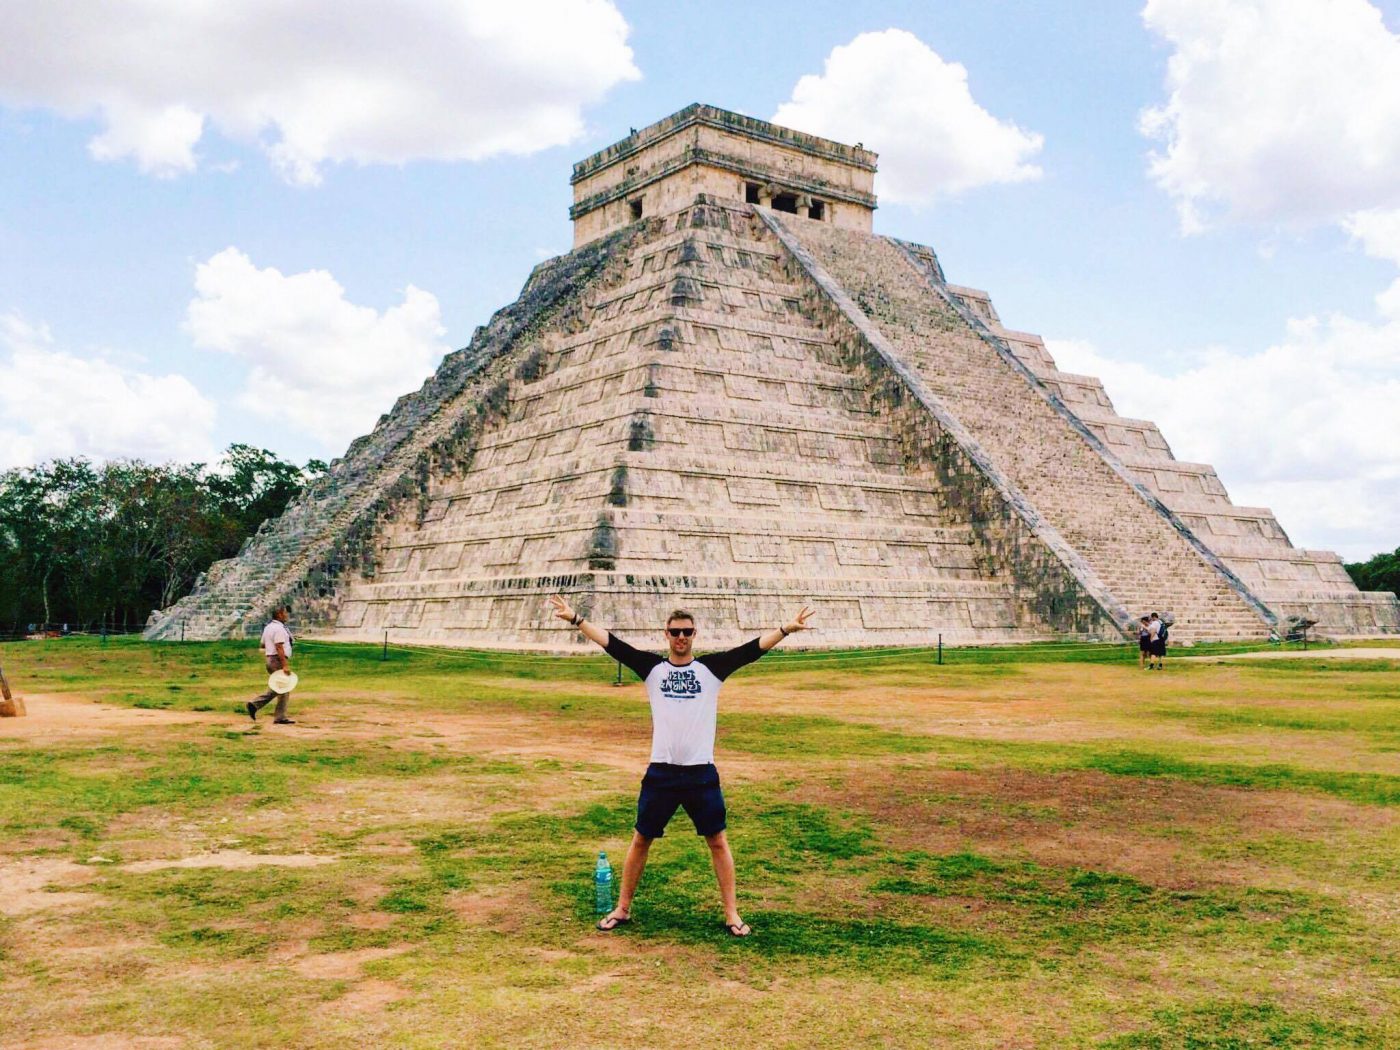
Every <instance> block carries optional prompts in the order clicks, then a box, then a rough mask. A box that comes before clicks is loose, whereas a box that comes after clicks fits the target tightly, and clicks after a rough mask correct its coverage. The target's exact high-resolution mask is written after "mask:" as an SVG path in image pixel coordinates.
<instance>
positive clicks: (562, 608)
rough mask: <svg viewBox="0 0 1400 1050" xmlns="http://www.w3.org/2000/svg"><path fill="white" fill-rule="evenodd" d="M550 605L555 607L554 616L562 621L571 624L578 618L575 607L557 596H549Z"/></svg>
mask: <svg viewBox="0 0 1400 1050" xmlns="http://www.w3.org/2000/svg"><path fill="white" fill-rule="evenodd" d="M549 604H550V605H552V606H553V607H554V615H555V616H557V617H558V618H559V619H561V620H567V621H568V622H569V623H570V624H572V623H573V622H574V620H575V619H576V618H577V614H576V613H575V612H574V607H573V606H572V605H570V604H569V603H568V602H566V601H565V600H564V599H563V598H561V597H560V596H559V595H557V594H551V595H550V596H549Z"/></svg>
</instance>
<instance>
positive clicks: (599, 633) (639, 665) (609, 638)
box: [549, 594, 662, 679]
mask: <svg viewBox="0 0 1400 1050" xmlns="http://www.w3.org/2000/svg"><path fill="white" fill-rule="evenodd" d="M549 604H550V605H552V606H553V607H554V615H555V616H557V617H558V618H559V619H561V620H567V621H568V622H569V623H570V624H572V625H573V626H575V627H577V628H578V629H579V630H580V631H581V632H582V633H583V636H584V637H585V638H587V639H588V640H589V641H590V642H593V643H595V644H597V645H601V646H602V647H603V651H604V652H605V653H607V654H608V655H609V656H611V657H612V658H613V659H614V660H616V661H617V662H618V663H621V664H625V665H626V666H627V667H629V668H631V670H632V673H633V674H635V675H636V676H637V677H638V678H641V679H645V678H646V676H647V675H648V674H650V673H651V669H652V668H653V667H655V666H656V665H657V664H659V663H661V660H662V658H661V657H659V656H657V655H656V654H655V653H644V652H642V651H641V650H640V649H634V648H633V647H632V646H630V645H628V644H627V643H626V642H624V641H623V640H622V639H621V638H618V637H617V636H616V635H614V634H612V633H610V632H608V631H605V630H603V628H601V627H599V626H598V625H597V624H593V623H589V622H588V621H587V620H586V619H584V618H583V617H582V616H580V615H578V613H576V612H574V607H573V606H572V605H570V604H569V603H568V602H566V601H565V600H564V599H563V598H561V597H560V596H559V595H557V594H556V595H553V596H552V597H551V598H550V599H549Z"/></svg>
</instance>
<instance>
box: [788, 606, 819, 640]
mask: <svg viewBox="0 0 1400 1050" xmlns="http://www.w3.org/2000/svg"><path fill="white" fill-rule="evenodd" d="M816 611H817V610H815V609H813V608H812V607H811V606H808V605H804V606H803V607H802V611H801V612H799V613H798V614H797V615H796V616H795V617H793V620H792V623H790V624H786V625H785V626H784V627H783V630H785V631H787V633H788V634H792V633H793V632H794V631H805V630H807V621H808V620H810V619H811V618H812V615H813V614H814V613H815V612H816Z"/></svg>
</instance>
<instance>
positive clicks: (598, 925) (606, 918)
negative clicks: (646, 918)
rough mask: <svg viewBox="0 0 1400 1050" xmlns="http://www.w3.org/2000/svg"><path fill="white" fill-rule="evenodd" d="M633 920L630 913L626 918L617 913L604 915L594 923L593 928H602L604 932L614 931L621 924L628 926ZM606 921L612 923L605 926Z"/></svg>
mask: <svg viewBox="0 0 1400 1050" xmlns="http://www.w3.org/2000/svg"><path fill="white" fill-rule="evenodd" d="M631 921H632V917H631V916H630V915H629V916H628V917H627V918H625V919H620V918H618V917H617V916H616V915H604V916H603V917H602V918H601V919H599V920H598V921H597V922H595V923H594V924H593V928H594V929H595V930H601V931H602V932H603V933H612V932H613V930H615V929H617V928H618V927H619V926H626V925H627V924H628V923H629V922H631ZM605 922H611V923H612V925H611V926H604V925H603V923H605Z"/></svg>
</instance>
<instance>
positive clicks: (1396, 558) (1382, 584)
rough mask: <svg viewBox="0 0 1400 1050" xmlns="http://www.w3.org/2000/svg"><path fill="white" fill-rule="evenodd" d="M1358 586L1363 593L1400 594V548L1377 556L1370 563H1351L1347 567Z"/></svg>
mask: <svg viewBox="0 0 1400 1050" xmlns="http://www.w3.org/2000/svg"><path fill="white" fill-rule="evenodd" d="M1346 570H1347V572H1349V573H1350V574H1351V578H1352V580H1353V581H1354V582H1355V583H1356V586H1357V587H1359V588H1361V590H1363V591H1391V592H1394V593H1397V594H1400V547H1396V548H1395V550H1393V551H1391V552H1390V553H1389V554H1377V555H1376V556H1375V557H1374V558H1371V559H1370V560H1369V561H1355V562H1349V563H1347V566H1346Z"/></svg>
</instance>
